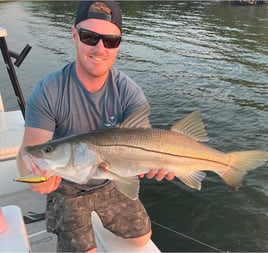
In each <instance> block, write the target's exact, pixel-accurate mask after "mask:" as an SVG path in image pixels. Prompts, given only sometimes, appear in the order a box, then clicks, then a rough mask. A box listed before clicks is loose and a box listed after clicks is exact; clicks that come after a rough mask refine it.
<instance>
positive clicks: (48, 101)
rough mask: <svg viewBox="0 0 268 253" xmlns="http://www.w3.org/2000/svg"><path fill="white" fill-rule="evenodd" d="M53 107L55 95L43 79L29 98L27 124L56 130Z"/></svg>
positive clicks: (26, 113) (26, 115)
mask: <svg viewBox="0 0 268 253" xmlns="http://www.w3.org/2000/svg"><path fill="white" fill-rule="evenodd" d="M52 108H53V97H52V96H51V92H49V89H48V88H46V86H45V81H44V80H43V81H41V82H39V83H38V84H37V86H36V87H35V88H34V89H33V91H32V92H31V93H30V95H29V96H28V98H27V102H26V110H25V126H28V127H33V128H41V129H45V130H48V131H51V132H54V129H55V119H54V115H53V109H52Z"/></svg>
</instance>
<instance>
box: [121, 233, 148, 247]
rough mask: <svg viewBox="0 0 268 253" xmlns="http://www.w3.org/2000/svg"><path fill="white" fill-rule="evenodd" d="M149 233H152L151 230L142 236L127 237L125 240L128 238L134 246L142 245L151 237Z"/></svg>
mask: <svg viewBox="0 0 268 253" xmlns="http://www.w3.org/2000/svg"><path fill="white" fill-rule="evenodd" d="M151 235H152V232H151V231H150V232H149V233H147V234H145V235H143V236H140V237H136V238H129V239H126V240H128V241H129V242H130V243H131V244H133V245H135V246H136V247H144V246H145V245H146V244H147V243H148V242H149V240H150V239H151Z"/></svg>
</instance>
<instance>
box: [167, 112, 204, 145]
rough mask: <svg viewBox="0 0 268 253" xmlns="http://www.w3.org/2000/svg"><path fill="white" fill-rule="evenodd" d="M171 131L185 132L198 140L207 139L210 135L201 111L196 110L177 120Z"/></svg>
mask: <svg viewBox="0 0 268 253" xmlns="http://www.w3.org/2000/svg"><path fill="white" fill-rule="evenodd" d="M170 130H171V131H174V132H178V133H183V134H185V135H187V136H189V137H191V138H193V139H194V140H196V141H207V140H208V136H207V133H206V130H205V126H204V123H203V121H202V118H201V115H200V112H199V111H194V112H192V113H190V114H189V115H187V116H186V117H184V118H183V119H182V120H179V121H177V122H176V123H175V124H174V125H173V126H172V127H171V128H170Z"/></svg>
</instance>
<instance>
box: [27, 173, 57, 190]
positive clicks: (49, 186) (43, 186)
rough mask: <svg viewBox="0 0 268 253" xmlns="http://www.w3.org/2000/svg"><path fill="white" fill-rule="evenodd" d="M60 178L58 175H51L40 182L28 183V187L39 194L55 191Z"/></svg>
mask: <svg viewBox="0 0 268 253" xmlns="http://www.w3.org/2000/svg"><path fill="white" fill-rule="evenodd" d="M61 180H62V178H61V177H58V176H51V177H49V179H48V180H47V181H45V182H42V183H34V184H29V187H30V189H31V190H32V191H33V192H37V193H40V194H46V193H50V192H53V191H55V190H56V189H58V187H59V185H60V183H61Z"/></svg>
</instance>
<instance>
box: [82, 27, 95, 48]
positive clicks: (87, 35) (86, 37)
mask: <svg viewBox="0 0 268 253" xmlns="http://www.w3.org/2000/svg"><path fill="white" fill-rule="evenodd" d="M79 35H80V40H81V41H82V42H83V43H85V44H87V45H90V46H96V45H97V44H98V42H99V40H100V38H99V36H98V35H96V34H95V33H93V32H91V31H86V30H80V32H79Z"/></svg>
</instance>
